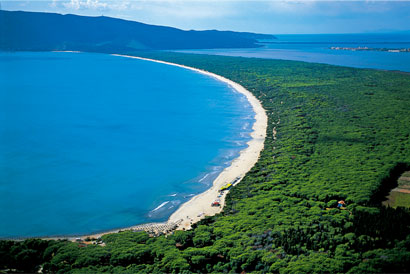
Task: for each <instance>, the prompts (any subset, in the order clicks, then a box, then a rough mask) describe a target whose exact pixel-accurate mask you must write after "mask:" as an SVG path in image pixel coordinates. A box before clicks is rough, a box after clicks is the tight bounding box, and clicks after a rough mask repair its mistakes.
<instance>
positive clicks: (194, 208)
mask: <svg viewBox="0 0 410 274" xmlns="http://www.w3.org/2000/svg"><path fill="white" fill-rule="evenodd" d="M110 55H112V56H118V57H124V58H133V59H139V60H144V61H150V62H156V63H161V64H165V65H171V66H176V67H180V68H184V69H189V70H191V71H194V72H197V73H201V74H203V75H207V76H210V77H212V78H214V79H216V80H219V81H222V82H224V83H226V84H227V85H229V86H230V87H231V88H233V89H234V90H236V91H237V92H239V93H241V94H243V95H244V96H245V97H246V99H247V100H248V102H249V103H250V104H251V106H252V109H253V111H254V112H255V116H254V119H255V122H254V123H253V125H252V132H251V134H250V136H251V138H252V139H251V140H249V141H248V142H247V145H248V146H247V147H246V148H244V149H243V150H241V151H240V155H239V156H238V157H237V158H235V159H234V160H233V161H232V162H231V164H230V165H229V166H228V167H226V168H225V169H224V170H223V171H222V172H221V173H220V174H219V175H218V177H217V178H216V179H215V180H214V181H213V183H212V186H211V187H210V188H209V189H207V190H206V191H204V192H202V193H200V194H198V195H195V196H193V197H192V198H191V199H190V200H188V201H187V202H185V203H183V204H182V205H181V206H180V207H179V208H178V209H177V210H176V211H175V212H174V213H172V214H171V216H170V217H169V218H168V220H167V221H166V222H164V223H153V224H140V225H135V226H130V227H125V228H120V229H113V230H110V231H105V232H100V233H94V234H87V235H78V236H67V237H64V236H57V237H55V236H54V237H53V236H50V237H41V239H46V240H59V239H67V240H71V241H76V240H79V239H85V238H100V237H101V236H102V235H105V234H111V233H118V232H120V231H125V230H145V231H153V230H154V228H157V227H158V226H160V227H161V226H164V227H165V228H167V229H166V230H164V231H169V230H170V229H169V228H172V229H171V230H172V231H173V230H189V229H191V228H192V225H193V224H195V223H196V222H198V221H200V220H202V219H203V218H205V217H207V216H214V215H216V214H218V213H220V212H222V210H223V207H224V205H225V197H226V194H227V193H228V191H229V190H228V191H224V192H223V194H221V197H219V201H220V206H212V205H211V203H212V202H213V201H215V200H216V199H217V198H218V195H220V193H219V189H220V188H221V187H222V186H224V185H226V184H227V183H231V182H233V181H234V180H235V179H236V178H238V177H239V178H240V179H239V180H236V182H235V183H234V184H233V186H235V185H236V184H238V183H239V182H240V181H241V180H242V178H243V177H244V176H245V175H246V173H247V172H248V171H249V170H250V169H251V168H252V167H253V166H254V165H255V164H256V162H257V161H258V159H259V155H260V152H261V151H262V149H263V148H264V142H265V138H266V130H267V125H268V117H267V115H266V112H265V109H264V108H263V107H262V104H261V103H260V101H259V100H258V99H257V98H256V97H255V96H254V95H253V94H252V93H251V92H250V91H248V90H247V89H245V88H244V87H242V86H241V85H240V84H238V83H236V82H234V81H232V80H229V79H227V78H225V77H223V76H220V75H218V74H215V73H212V72H208V71H205V70H201V69H197V68H193V67H189V66H185V65H180V64H176V63H171V62H166V61H161V60H155V59H149V58H143V57H137V56H131V55H121V54H110ZM143 228H145V229H143ZM158 232H162V231H158Z"/></svg>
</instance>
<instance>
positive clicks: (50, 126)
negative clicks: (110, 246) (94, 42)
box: [0, 52, 254, 238]
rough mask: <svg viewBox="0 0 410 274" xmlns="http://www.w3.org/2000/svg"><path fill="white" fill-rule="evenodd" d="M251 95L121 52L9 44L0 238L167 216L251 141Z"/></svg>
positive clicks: (1, 114)
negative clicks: (14, 48) (19, 48)
mask: <svg viewBox="0 0 410 274" xmlns="http://www.w3.org/2000/svg"><path fill="white" fill-rule="evenodd" d="M253 122H254V112H253V109H252V107H251V105H250V104H249V102H248V101H247V100H246V98H245V96H244V95H242V94H240V93H238V92H236V91H235V90H234V89H232V88H231V87H230V86H229V85H227V84H225V83H223V82H220V81H218V80H216V79H214V78H212V77H209V76H206V75H203V74H200V73H198V72H194V71H190V70H187V69H184V68H180V67H175V66H169V65H165V64H159V63H154V62H150V61H144V60H137V59H131V58H125V57H119V56H111V55H105V54H92V53H68V52H13V53H9V52H1V53H0V197H1V199H0V219H1V222H0V238H24V237H40V236H74V235H84V234H91V233H97V232H102V231H107V230H111V229H117V228H123V227H129V226H132V225H136V224H141V223H150V222H160V221H165V220H167V219H168V217H169V216H170V215H171V213H172V212H174V211H175V210H176V209H177V208H178V207H179V206H180V205H181V204H182V203H184V202H185V201H187V200H188V199H190V198H191V197H192V196H194V195H196V194H198V193H201V192H203V191H205V190H206V189H207V188H209V187H210V185H211V184H212V182H213V180H214V179H215V178H216V177H217V176H218V174H219V173H220V172H221V171H222V170H223V169H224V168H225V167H227V166H229V164H230V163H231V161H232V160H233V159H235V158H236V157H238V156H239V152H240V151H241V150H242V149H244V148H246V147H247V144H246V143H247V141H249V140H250V133H251V131H252V125H253Z"/></svg>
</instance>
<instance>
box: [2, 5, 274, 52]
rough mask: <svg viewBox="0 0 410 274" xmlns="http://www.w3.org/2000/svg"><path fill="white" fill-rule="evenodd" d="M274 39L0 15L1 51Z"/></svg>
mask: <svg viewBox="0 0 410 274" xmlns="http://www.w3.org/2000/svg"><path fill="white" fill-rule="evenodd" d="M272 38H274V36H273V35H265V34H255V33H247V32H233V31H216V30H206V31H194V30H190V31H184V30H180V29H176V28H171V27H164V26H154V25H147V24H143V23H139V22H134V21H127V20H122V19H117V18H110V17H105V16H100V17H88V16H78V15H71V14H67V15H62V14H55V13H42V12H22V11H0V50H30V51H31V50H35V51H43V50H80V51H97V52H110V51H116V52H118V51H119V50H141V49H204V48H249V47H258V44H257V39H272Z"/></svg>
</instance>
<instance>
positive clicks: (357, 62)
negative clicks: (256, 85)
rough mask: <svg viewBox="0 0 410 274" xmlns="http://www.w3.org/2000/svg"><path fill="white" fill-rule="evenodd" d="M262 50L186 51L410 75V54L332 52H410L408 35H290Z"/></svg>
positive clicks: (276, 40) (269, 43)
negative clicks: (406, 49) (409, 49)
mask: <svg viewBox="0 0 410 274" xmlns="http://www.w3.org/2000/svg"><path fill="white" fill-rule="evenodd" d="M276 37H277V39H275V40H270V41H264V42H268V43H263V44H262V45H263V47H261V48H253V49H210V50H184V51H183V52H190V53H205V54H216V55H228V56H243V57H257V58H269V59H283V60H295V61H304V62H313V63H325V64H331V65H339V66H347V67H356V68H373V69H383V70H400V71H406V72H410V52H385V51H384V52H383V51H348V50H332V49H330V48H331V47H350V48H354V47H369V48H410V34H409V33H379V34H287V35H276Z"/></svg>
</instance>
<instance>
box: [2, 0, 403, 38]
mask: <svg viewBox="0 0 410 274" xmlns="http://www.w3.org/2000/svg"><path fill="white" fill-rule="evenodd" d="M0 3H1V7H2V9H4V10H24V11H43V12H56V13H62V14H67V13H70V14H78V15H89V16H101V15H104V16H110V17H117V18H123V19H127V20H133V21H139V22H143V23H147V24H154V25H164V26H172V27H177V28H180V29H184V30H189V29H196V30H204V29H218V30H234V31H249V32H257V33H268V34H313V33H319V34H320V33H373V32H393V31H409V30H410V0H409V1H380V0H379V1H377V0H376V1H369V0H360V1H317V0H307V1H297V0H270V1H268V0H253V1H249V0H207V1H205V0H189V1H188V0H125V1H108V0H51V1H43V0H31V1H14V0H12V1H0Z"/></svg>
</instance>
